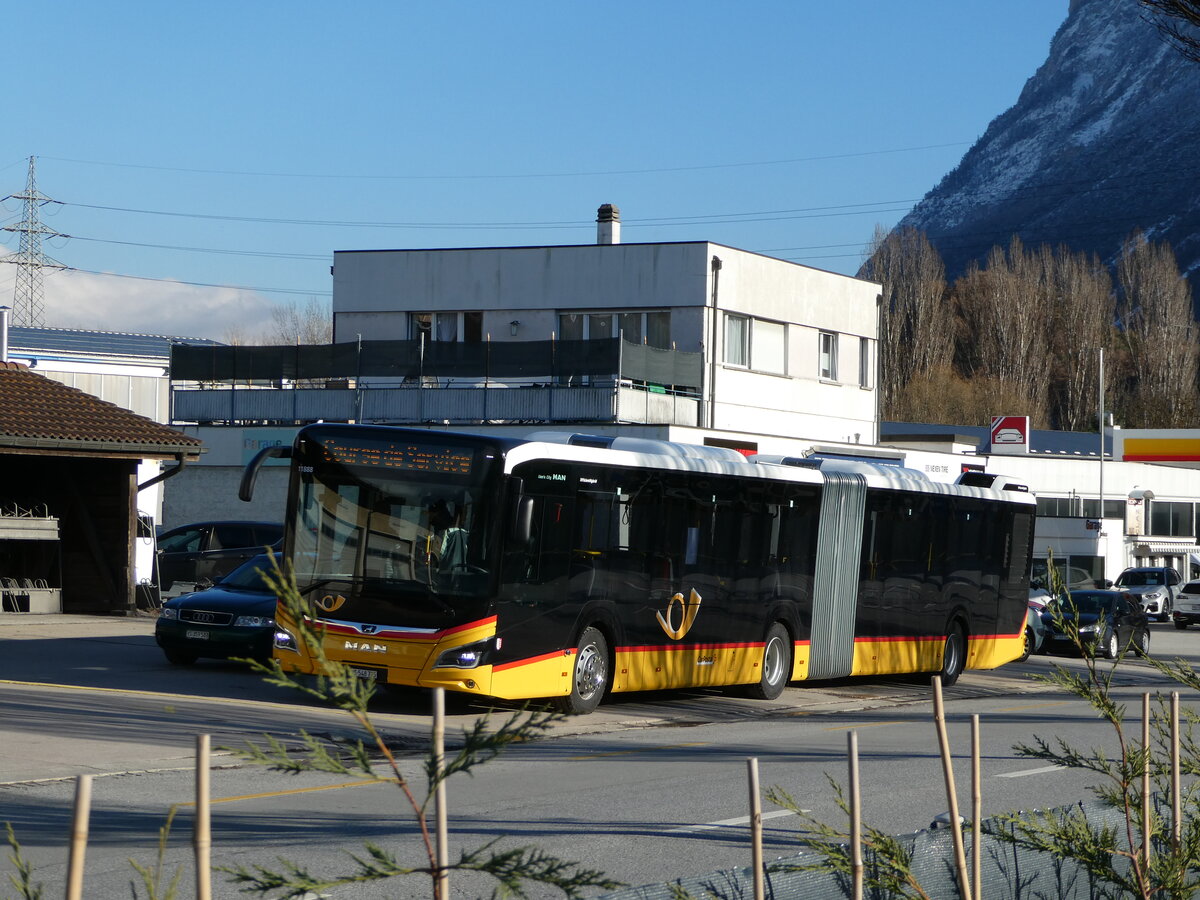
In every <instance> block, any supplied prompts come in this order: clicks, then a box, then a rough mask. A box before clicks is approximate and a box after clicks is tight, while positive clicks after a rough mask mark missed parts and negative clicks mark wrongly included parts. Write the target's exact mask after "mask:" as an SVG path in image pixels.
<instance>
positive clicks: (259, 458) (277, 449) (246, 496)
mask: <svg viewBox="0 0 1200 900" xmlns="http://www.w3.org/2000/svg"><path fill="white" fill-rule="evenodd" d="M271 458H274V459H291V458H292V448H291V445H289V444H279V445H277V446H272V447H263V448H262V449H261V450H259V451H258V452H257V453H256V454H254V459H252V460H250V462H248V463H246V468H245V470H244V471H243V472H242V483H241V484H239V485H238V499H239V500H242V501H244V502H246V503H249V502H250V501H251V500H253V499H254V482H255V481H256V480H257V479H258V470H259V469H260V468H262V464H263V463H264V462H266V461H267V460H268V459H271Z"/></svg>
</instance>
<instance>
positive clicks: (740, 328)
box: [725, 315, 750, 368]
mask: <svg viewBox="0 0 1200 900" xmlns="http://www.w3.org/2000/svg"><path fill="white" fill-rule="evenodd" d="M725 362H726V363H727V364H728V365H731V366H744V367H745V368H750V320H749V319H748V318H746V317H745V316H731V315H726V316H725Z"/></svg>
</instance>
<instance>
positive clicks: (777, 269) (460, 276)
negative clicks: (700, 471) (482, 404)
mask: <svg viewBox="0 0 1200 900" xmlns="http://www.w3.org/2000/svg"><path fill="white" fill-rule="evenodd" d="M597 231H598V242H597V243H596V244H590V245H580V246H557V247H499V248H469V249H467V248H464V249H444V250H378V251H342V252H338V253H335V254H334V266H333V318H334V321H333V325H334V341H335V343H345V342H355V341H358V340H360V339H366V338H368V337H369V338H370V339H373V340H378V339H394V340H414V341H415V340H424V341H428V342H430V343H438V342H454V343H484V342H488V341H491V342H512V341H533V340H537V341H542V340H550V339H556V340H559V341H573V340H584V341H598V340H606V339H611V338H614V337H617V336H621V337H623V338H624V339H625V340H626V341H628V342H630V343H632V344H642V345H645V346H649V347H653V348H658V349H661V350H664V351H672V350H673V351H678V352H682V353H699V354H702V365H701V366H700V370H699V375H698V381H699V383H698V384H692V385H686V386H684V387H687V388H691V389H692V390H691V391H689V392H687V393H688V394H689V395H690V396H694V397H695V399H696V400H697V401H698V402H697V403H695V404H692V405H689V406H688V407H687V413H686V414H685V415H679V414H676V415H674V416H672V417H671V418H670V420H669V421H661V420H656V419H658V418H659V417H655V416H653V415H651V416H642V417H634V418H633V419H632V420H629V419H626V421H625V424H643V425H676V426H685V427H696V428H702V429H707V430H709V431H714V432H719V431H730V432H749V433H755V434H763V435H776V436H789V437H791V436H803V437H806V438H810V439H815V440H823V441H840V442H845V443H864V444H873V443H875V442H876V438H877V432H876V427H875V423H876V421H877V418H878V416H877V410H876V377H875V367H874V361H875V359H876V356H877V354H876V352H875V345H876V340H877V337H878V323H879V318H878V316H879V308H878V298H879V294H880V286H879V285H878V284H875V283H873V282H869V281H862V280H860V279H856V278H849V277H846V276H844V275H837V274H834V273H830V272H825V271H821V270H819V269H813V268H809V267H807V266H802V265H798V264H796V263H791V262H785V261H783V260H779V259H774V258H772V257H769V256H762V255H760V254H757V253H750V252H747V251H745V250H738V249H735V248H733V247H727V246H724V245H721V244H713V243H709V242H706V241H697V242H688V243H654V244H646V243H639V244H621V243H619V242H618V240H619V220H618V219H617V217H616V211H615V210H614V209H613V208H612V207H609V206H604V207H601V208H600V218H599V221H598V229H597ZM546 374H549V373H546ZM443 386H446V385H443ZM626 405H627V404H626ZM639 418H640V421H639ZM647 436H650V435H647ZM655 436H661V437H668V436H671V435H670V434H669V431H659V433H658V434H657V435H655Z"/></svg>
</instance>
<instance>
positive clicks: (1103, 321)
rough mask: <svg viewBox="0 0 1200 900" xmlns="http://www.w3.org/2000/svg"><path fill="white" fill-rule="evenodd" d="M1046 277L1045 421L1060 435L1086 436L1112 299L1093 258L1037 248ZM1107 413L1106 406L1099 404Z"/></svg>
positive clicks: (1107, 279) (1108, 279)
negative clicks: (1049, 375)
mask: <svg viewBox="0 0 1200 900" xmlns="http://www.w3.org/2000/svg"><path fill="white" fill-rule="evenodd" d="M1041 253H1042V257H1043V265H1044V266H1045V268H1046V270H1047V272H1048V274H1049V284H1050V296H1051V298H1052V302H1051V319H1050V323H1049V332H1048V335H1047V338H1048V343H1049V348H1050V349H1049V358H1050V360H1051V361H1052V363H1053V378H1054V381H1053V385H1052V388H1051V404H1052V408H1051V418H1052V420H1053V422H1054V424H1055V425H1056V426H1057V427H1058V428H1061V429H1063V430H1065V431H1088V430H1091V429H1092V427H1093V426H1095V425H1096V414H1097V411H1098V407H1099V397H1098V395H1097V392H1098V390H1099V381H1100V379H1099V365H1098V362H1099V351H1100V349H1101V348H1105V349H1108V348H1109V347H1110V346H1111V344H1112V342H1113V334H1114V331H1113V324H1114V322H1115V321H1116V297H1115V296H1114V294H1113V287H1112V276H1111V275H1110V274H1109V272H1108V270H1107V269H1106V268H1105V267H1104V265H1103V264H1102V263H1101V262H1100V258H1099V257H1098V256H1096V255H1095V254H1092V255H1090V256H1089V255H1088V254H1086V253H1072V252H1071V250H1070V249H1069V248H1068V247H1066V246H1060V247H1059V248H1058V249H1057V250H1055V251H1054V252H1053V253H1051V252H1050V250H1049V248H1048V247H1043V248H1042V251H1041ZM1105 408H1108V403H1107V402H1106V403H1105Z"/></svg>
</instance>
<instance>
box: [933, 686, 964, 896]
mask: <svg viewBox="0 0 1200 900" xmlns="http://www.w3.org/2000/svg"><path fill="white" fill-rule="evenodd" d="M931 680H932V682H933V721H934V723H935V724H936V725H937V734H938V744H939V745H940V746H941V750H942V776H943V777H944V778H945V781H946V800H947V801H948V802H949V804H950V828H951V832H952V834H953V836H954V867H955V869H956V870H957V872H958V886H959V889H960V892H961V894H960V895H961V897H962V900H971V881H970V878H969V877H968V875H967V854H966V850H965V849H964V848H963V835H962V825H961V823H960V822H959V817H958V792H957V791H956V790H955V787H954V766H953V764H952V763H951V761H950V739H949V738H948V737H947V736H946V714H945V710H944V708H943V705H942V676H941V675H934V676H933V678H932V679H931Z"/></svg>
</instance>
